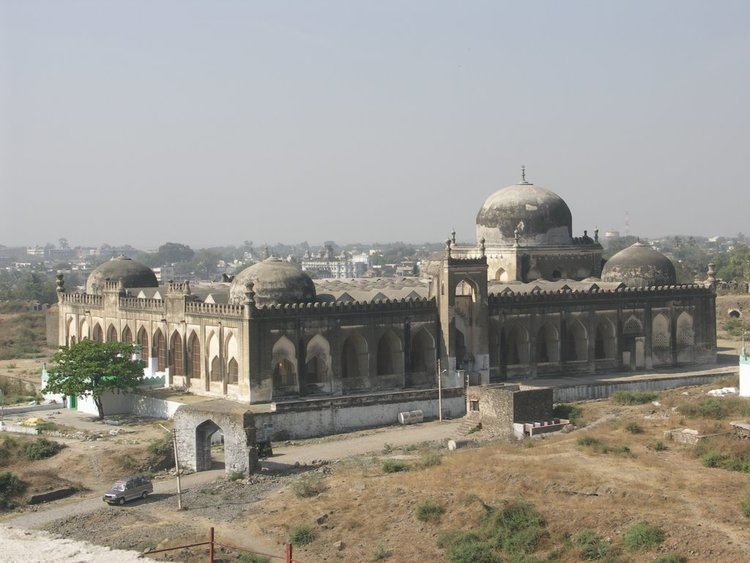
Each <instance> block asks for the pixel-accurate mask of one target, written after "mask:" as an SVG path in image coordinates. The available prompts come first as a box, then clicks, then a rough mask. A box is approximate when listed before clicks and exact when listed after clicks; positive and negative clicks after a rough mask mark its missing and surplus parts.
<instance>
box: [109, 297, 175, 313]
mask: <svg viewBox="0 0 750 563" xmlns="http://www.w3.org/2000/svg"><path fill="white" fill-rule="evenodd" d="M119 306H120V309H127V310H129V311H164V301H162V300H161V299H145V298H140V297H120V301H119Z"/></svg>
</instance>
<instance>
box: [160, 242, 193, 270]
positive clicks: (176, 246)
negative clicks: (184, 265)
mask: <svg viewBox="0 0 750 563" xmlns="http://www.w3.org/2000/svg"><path fill="white" fill-rule="evenodd" d="M156 254H157V257H158V261H159V265H164V264H174V263H177V262H189V261H190V260H192V259H193V256H195V251H194V250H193V249H192V248H190V247H189V246H188V245H186V244H180V243H179V242H168V243H165V244H162V245H161V246H160V247H159V250H158V251H157V253H156Z"/></svg>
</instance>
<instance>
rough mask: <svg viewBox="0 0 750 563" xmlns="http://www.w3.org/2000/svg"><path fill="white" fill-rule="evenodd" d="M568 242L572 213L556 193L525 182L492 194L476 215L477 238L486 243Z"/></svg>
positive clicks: (570, 233) (571, 230)
mask: <svg viewBox="0 0 750 563" xmlns="http://www.w3.org/2000/svg"><path fill="white" fill-rule="evenodd" d="M516 234H517V236H518V244H520V245H529V246H534V245H555V244H570V243H571V242H572V237H573V216H572V215H571V213H570V209H569V208H568V205H567V204H566V203H565V201H564V200H563V199H562V198H561V197H560V196H559V195H557V194H556V193H554V192H551V191H549V190H546V189H544V188H542V187H541V186H535V185H534V184H530V183H528V182H522V183H520V184H514V185H512V186H508V187H507V188H503V189H502V190H499V191H497V192H495V193H494V194H492V195H491V196H490V197H488V198H487V201H485V202H484V205H483V206H482V209H480V210H479V213H478V214H477V240H481V239H482V238H484V239H485V242H486V244H487V245H488V246H491V245H512V244H515V242H516Z"/></svg>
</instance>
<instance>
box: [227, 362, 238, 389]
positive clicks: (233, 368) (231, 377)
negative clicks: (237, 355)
mask: <svg viewBox="0 0 750 563" xmlns="http://www.w3.org/2000/svg"><path fill="white" fill-rule="evenodd" d="M239 376H240V366H239V365H238V364H237V360H235V359H234V358H231V359H230V360H229V363H228V364H227V383H229V384H230V385H237V383H239Z"/></svg>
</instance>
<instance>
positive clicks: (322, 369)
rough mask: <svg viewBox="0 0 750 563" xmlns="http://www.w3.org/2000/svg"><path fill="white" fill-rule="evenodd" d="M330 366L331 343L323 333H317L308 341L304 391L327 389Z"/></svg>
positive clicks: (307, 392) (311, 391)
mask: <svg viewBox="0 0 750 563" xmlns="http://www.w3.org/2000/svg"><path fill="white" fill-rule="evenodd" d="M330 368H331V345H330V344H329V342H328V340H326V338H325V337H324V336H323V335H322V334H316V335H315V336H313V337H312V338H311V339H310V341H309V342H308V343H307V349H306V354H305V381H304V386H303V391H304V393H306V394H309V393H319V392H321V391H325V390H326V385H327V384H328V383H330Z"/></svg>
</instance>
